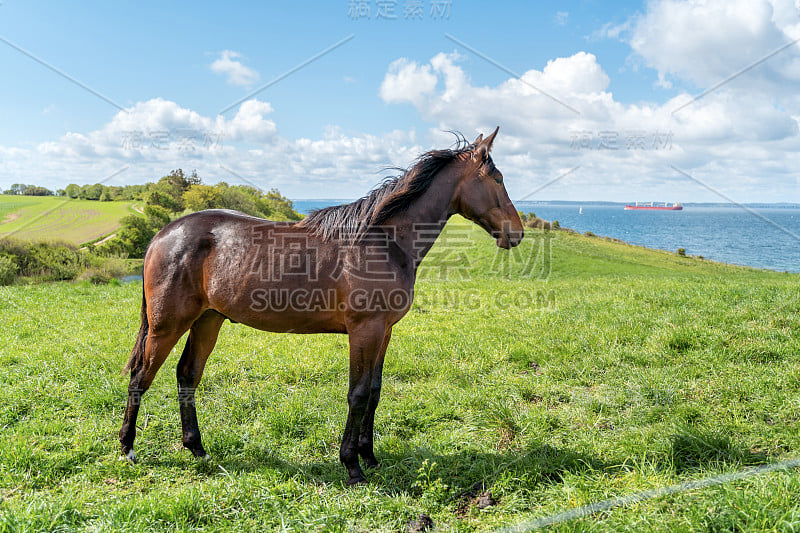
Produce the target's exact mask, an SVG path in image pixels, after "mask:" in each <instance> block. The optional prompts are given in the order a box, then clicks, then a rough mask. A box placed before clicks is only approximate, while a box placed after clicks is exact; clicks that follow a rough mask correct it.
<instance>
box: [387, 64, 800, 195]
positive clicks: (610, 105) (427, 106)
mask: <svg viewBox="0 0 800 533" xmlns="http://www.w3.org/2000/svg"><path fill="white" fill-rule="evenodd" d="M404 65H412V67H413V68H402V69H397V68H394V69H390V70H389V72H388V73H387V79H388V78H389V76H391V83H392V84H393V85H394V86H397V87H404V86H409V87H411V86H413V85H414V84H413V81H412V80H413V79H414V78H416V77H418V76H419V73H421V72H423V73H426V75H432V76H435V77H436V79H437V83H434V82H433V80H428V82H427V83H428V87H433V88H434V89H432V90H427V91H424V92H417V93H415V94H414V98H413V99H408V101H413V103H414V105H415V106H416V108H417V110H418V112H419V113H420V115H421V116H422V117H423V118H424V119H425V120H427V121H428V122H431V123H433V124H436V125H437V127H436V128H435V130H437V131H438V130H449V129H457V130H461V131H464V132H465V133H466V134H467V135H468V136H472V135H474V134H476V133H478V132H487V131H491V129H493V128H494V127H495V126H496V125H500V126H501V136H500V137H499V138H498V142H497V144H496V151H497V154H498V155H497V157H496V158H495V160H496V162H497V163H498V165H499V166H500V167H501V169H502V170H503V171H504V173H505V174H506V176H507V178H508V179H507V182H506V183H507V186H508V187H509V191H510V193H511V196H512V198H520V197H522V196H525V195H526V194H527V193H528V192H529V191H530V190H533V189H535V188H536V186H537V185H540V184H542V183H544V182H546V181H548V180H550V179H552V178H554V177H556V176H558V175H559V174H560V173H562V172H564V171H565V170H568V169H570V168H574V167H576V166H579V167H580V168H579V170H577V171H575V172H574V173H572V174H570V175H569V177H568V178H565V179H564V180H563V181H561V182H558V183H557V184H555V185H553V186H552V187H550V188H549V189H547V190H546V191H543V192H542V194H539V195H537V198H551V199H552V198H574V199H591V198H595V199H617V200H623V199H630V198H631V197H633V198H642V197H658V194H659V191H660V192H661V193H663V194H664V195H667V196H669V197H670V198H674V197H675V196H674V195H675V194H676V192H677V191H683V194H681V197H679V198H678V199H679V200H683V201H692V200H697V199H705V200H721V198H719V197H715V196H713V195H712V194H711V193H709V192H708V191H706V190H704V189H702V188H701V187H700V186H699V185H697V184H695V183H693V182H691V181H690V180H687V179H686V178H685V177H684V176H682V175H680V174H679V173H677V172H675V171H674V170H673V169H672V168H671V167H670V165H674V166H676V167H678V168H682V169H684V170H686V171H688V172H690V173H692V174H693V175H696V177H697V178H698V179H702V180H704V181H707V182H708V183H709V184H711V185H712V186H716V187H719V188H720V190H728V192H730V193H732V194H733V193H736V192H737V191H738V192H742V191H745V190H746V191H747V193H746V194H745V193H742V194H743V195H744V197H742V198H740V199H742V200H745V201H754V200H757V199H758V200H763V201H768V199H769V198H770V197H771V198H772V199H773V200H777V199H782V198H786V196H785V195H784V194H783V193H781V195H780V196H778V197H776V196H775V194H776V193H775V191H776V188H780V187H781V186H783V185H782V184H785V183H786V182H787V181H786V180H789V179H790V177H791V181H792V188H791V190H790V191H786V193H787V194H789V195H791V196H792V198H793V199H794V200H795V201H798V200H800V196H798V191H797V188H796V186H795V185H794V183H795V181H794V176H795V175H796V174H797V172H798V171H800V161H798V158H797V155H798V154H797V153H798V151H800V135H799V134H798V120H797V115H799V114H800V113H797V112H795V113H793V114H792V113H791V112H790V111H789V110H788V109H787V108H786V107H785V106H784V105H782V104H781V103H780V102H779V101H776V99H775V98H765V97H764V94H755V93H753V94H742V93H736V92H731V91H719V92H716V93H712V94H709V95H708V96H706V97H705V98H703V99H701V100H699V101H697V102H694V103H693V104H691V105H689V106H687V107H686V108H684V109H683V110H681V111H680V112H678V113H674V114H673V113H672V111H674V110H675V109H677V108H678V107H680V106H681V105H682V104H685V103H687V102H688V101H689V100H690V99H691V96H690V95H688V94H680V95H678V96H676V97H674V98H672V99H670V100H668V101H666V102H664V103H661V104H659V103H646V102H643V103H636V104H623V103H621V102H619V101H617V100H615V98H614V95H613V94H612V93H611V92H609V91H608V87H609V77H608V75H607V74H606V73H605V71H604V70H603V69H602V67H601V66H600V65H599V64H598V62H597V58H596V57H595V56H594V55H593V54H590V53H586V52H578V53H576V54H574V55H572V56H570V57H563V58H556V59H553V60H550V61H548V62H547V64H546V65H545V67H544V68H543V69H542V70H536V69H531V70H528V71H526V72H524V73H523V74H522V76H521V78H520V79H513V78H512V79H507V80H506V81H504V82H501V83H499V84H498V85H496V86H493V87H485V86H477V85H474V84H472V82H471V81H470V79H469V76H468V75H467V73H466V71H465V70H464V69H463V68H462V67H461V65H460V64H459V60H458V58H457V57H456V56H453V55H448V54H437V55H436V56H434V57H433V58H432V59H431V60H430V62H429V63H427V64H418V63H411V62H405V63H404ZM404 76H405V79H404ZM384 82H386V80H384ZM543 93H545V94H543ZM400 100H401V99H400V98H395V99H394V101H400ZM556 100H557V101H556ZM559 102H561V103H559ZM562 104H564V105H562ZM570 108H573V109H574V110H576V111H577V112H575V111H572V110H570ZM431 134H432V136H433V137H434V138H435V139H437V142H438V143H443V142H445V140H446V137H445V136H441V135H439V134H438V133H437V132H434V131H432V132H431ZM587 141H588V142H587ZM637 191H639V192H637ZM734 196H735V194H734Z"/></svg>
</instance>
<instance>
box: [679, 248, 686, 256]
mask: <svg viewBox="0 0 800 533" xmlns="http://www.w3.org/2000/svg"><path fill="white" fill-rule="evenodd" d="M677 253H678V255H679V256H681V257H686V250H685V249H684V248H678V252H677Z"/></svg>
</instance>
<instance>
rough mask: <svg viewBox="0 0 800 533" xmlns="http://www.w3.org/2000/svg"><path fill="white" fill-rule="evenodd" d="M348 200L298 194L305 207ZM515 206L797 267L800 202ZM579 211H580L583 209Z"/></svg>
mask: <svg viewBox="0 0 800 533" xmlns="http://www.w3.org/2000/svg"><path fill="white" fill-rule="evenodd" d="M344 202H346V200H297V201H295V202H294V204H295V208H297V209H298V210H299V211H300V212H303V213H309V212H310V211H312V210H314V209H319V208H321V207H326V206H330V205H338V204H341V203H344ZM515 205H516V207H517V209H518V210H520V211H523V212H526V213H528V212H533V213H536V215H537V216H538V217H540V218H544V219H545V220H550V221H553V220H558V222H559V224H561V226H563V227H567V228H572V229H574V230H575V231H578V232H581V233H584V232H586V231H591V232H592V233H594V234H596V235H601V236H608V237H615V238H617V239H621V240H623V241H625V242H629V243H631V244H637V245H641V246H647V247H648V248H659V249H662V250H668V251H675V250H677V249H678V248H684V249H685V250H686V253H687V254H689V255H702V256H703V257H705V258H707V259H712V260H714V261H721V262H724V263H733V264H737V265H746V266H751V267H756V268H766V269H770V270H777V271H789V272H800V207H772V206H770V207H763V206H758V207H747V208H743V207H739V206H733V205H730V206H692V205H689V206H684V209H683V211H625V210H624V209H623V206H622V204H597V203H587V204H586V205H581V204H579V203H558V202H516V203H515ZM581 211H582V212H581Z"/></svg>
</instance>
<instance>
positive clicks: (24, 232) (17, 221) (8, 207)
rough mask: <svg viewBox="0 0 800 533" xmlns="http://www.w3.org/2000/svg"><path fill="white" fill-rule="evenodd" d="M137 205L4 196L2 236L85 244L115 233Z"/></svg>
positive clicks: (1, 203) (0, 208) (0, 222)
mask: <svg viewBox="0 0 800 533" xmlns="http://www.w3.org/2000/svg"><path fill="white" fill-rule="evenodd" d="M134 205H135V203H134V202H123V201H117V202H98V201H90V200H78V199H69V198H65V197H57V196H14V195H0V236H4V235H13V236H14V237H17V238H19V239H30V240H51V239H59V240H63V241H67V242H70V243H73V244H82V243H85V242H89V241H93V240H95V239H98V238H100V237H103V236H105V235H108V234H110V233H113V232H114V230H116V229H117V228H118V227H119V221H120V219H121V218H122V217H124V216H125V215H128V214H130V213H133V212H134V209H133V207H134Z"/></svg>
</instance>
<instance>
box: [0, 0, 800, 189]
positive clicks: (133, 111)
mask: <svg viewBox="0 0 800 533" xmlns="http://www.w3.org/2000/svg"><path fill="white" fill-rule="evenodd" d="M412 8H414V9H412ZM367 10H368V13H367ZM407 10H411V11H413V12H414V16H413V17H409V16H407V15H410V14H411V13H410V12H408V13H407V12H406V11H407ZM709 20H714V21H715V24H714V25H709V24H708V21H709ZM448 36H450V37H448ZM0 38H2V39H3V42H0V68H2V71H3V76H2V79H3V80H4V81H3V83H2V84H0V124H1V125H2V126H0V187H3V188H7V187H8V186H9V185H10V184H11V183H17V182H23V183H37V184H42V185H45V186H48V187H51V188H58V187H63V186H64V185H66V184H67V183H69V182H77V183H89V182H100V181H103V180H109V181H108V182H107V183H109V184H118V183H141V182H145V181H153V180H155V179H157V178H158V177H159V176H161V175H164V174H166V173H168V172H169V171H170V170H171V169H173V168H178V167H181V168H184V169H185V170H189V169H197V171H198V173H199V174H200V176H201V177H203V178H204V179H205V180H206V181H208V182H216V181H219V180H225V181H228V182H231V183H244V182H250V183H255V184H257V185H259V186H262V187H278V188H279V189H280V190H281V191H282V192H284V193H285V194H288V195H290V196H291V197H294V198H320V197H336V198H355V197H358V196H360V195H362V194H364V193H365V192H366V191H367V190H368V189H369V188H370V187H371V186H373V185H374V184H375V183H376V182H377V181H378V180H379V179H380V177H381V175H382V174H381V169H382V168H384V167H387V166H392V165H395V166H407V165H408V164H409V163H410V162H411V161H412V160H413V159H414V157H415V156H416V155H418V154H419V153H420V152H422V151H424V150H428V149H430V148H433V147H441V146H446V145H448V144H449V143H450V142H451V138H449V137H448V136H447V135H444V134H442V133H441V132H442V130H446V129H454V130H458V131H461V132H463V133H464V134H465V135H467V136H468V137H474V136H475V135H477V133H478V132H480V131H486V130H487V129H489V128H493V127H494V126H496V125H500V129H501V135H500V137H499V138H498V141H497V144H496V147H495V150H496V156H495V160H496V162H497V164H498V166H499V167H500V168H501V170H503V171H504V173H505V174H506V181H507V183H508V188H509V191H510V193H511V196H512V198H515V199H521V198H523V197H527V199H531V200H536V199H541V200H553V199H570V200H592V199H603V200H637V199H638V200H652V199H655V200H670V201H703V200H705V201H720V200H721V199H722V196H721V195H726V196H730V197H733V198H734V199H736V200H738V201H800V195H799V194H798V188H797V183H798V182H797V178H798V176H800V172H798V170H799V168H798V163H797V161H798V158H797V150H798V147H799V146H800V142H798V141H799V140H800V138H799V137H798V117H800V102H798V94H800V93H798V91H797V88H798V86H797V83H798V81H800V66H799V65H800V46H798V45H797V44H794V45H790V46H789V47H787V48H785V49H784V50H782V51H781V52H779V53H778V54H775V55H774V56H772V57H770V58H769V59H767V60H765V61H763V62H762V63H760V64H758V65H757V66H755V67H753V68H751V69H749V70H748V71H747V72H745V73H743V74H741V75H740V76H737V77H735V78H733V79H731V80H729V81H727V82H725V83H723V84H722V85H720V86H719V88H717V89H715V90H714V91H712V92H711V93H709V94H708V95H707V96H705V97H704V98H702V99H701V100H699V101H697V102H694V103H691V104H690V105H688V106H686V107H685V108H683V109H681V110H680V111H678V112H677V113H675V112H674V111H675V109H676V108H678V107H680V106H682V105H684V104H686V103H687V102H689V101H690V100H691V97H692V96H693V95H697V94H699V93H701V92H702V91H704V90H705V89H707V88H709V87H712V86H714V85H715V84H718V83H720V82H721V81H725V80H726V79H727V78H729V77H730V76H731V75H733V74H735V73H736V72H738V71H740V70H741V69H742V68H744V67H747V66H748V65H750V64H752V63H754V62H757V61H759V60H760V59H761V58H763V57H764V56H766V55H768V54H770V53H771V52H773V51H775V50H776V49H778V48H779V47H781V46H784V45H785V44H786V43H790V42H791V41H792V40H793V39H798V38H800V8H798V6H797V3H796V2H795V0H761V1H757V0H750V1H748V2H735V1H734V2H722V1H712V0H709V1H707V2H699V1H698V2H674V1H667V0H654V1H651V2H648V3H640V2H595V1H578V2H563V3H559V4H558V5H557V7H553V5H551V4H545V3H538V2H497V3H491V4H489V3H480V2H466V1H463V0H462V1H459V0H452V1H449V2H448V1H438V0H420V1H412V0H397V1H390V0H369V1H350V0H341V1H340V0H332V1H325V2H302V1H299V2H271V3H262V2H253V3H244V2H242V3H236V4H233V5H225V4H220V3H215V2H191V3H190V2H173V3H168V4H160V3H155V2H137V3H133V2H114V3H104V2H84V3H80V4H66V3H62V2H39V1H25V2H23V1H22V0H3V2H2V4H0ZM344 39H349V40H347V41H346V42H344V43H343V44H341V45H340V46H338V47H337V48H335V49H334V50H332V51H330V52H329V53H327V54H325V55H323V56H322V57H319V58H318V59H317V60H315V61H313V62H311V63H309V64H307V65H306V66H304V67H303V68H300V69H299V70H297V71H296V72H294V73H292V74H291V75H289V76H286V77H285V78H284V79H282V80H280V81H278V82H276V83H274V84H273V85H271V86H270V87H268V88H266V89H265V90H263V91H261V92H258V93H257V94H254V95H253V92H254V91H256V90H257V89H259V88H260V87H262V86H264V85H265V84H267V83H268V82H270V81H271V80H274V79H275V78H276V77H278V76H280V75H282V74H284V73H286V72H287V71H290V70H291V69H293V68H295V67H296V66H298V65H299V64H301V63H303V62H304V61H306V60H308V59H309V58H311V57H313V56H315V55H317V54H319V53H320V52H321V51H323V50H325V49H328V48H329V47H331V46H332V45H334V44H335V43H339V42H341V41H342V40H344ZM20 48H21V49H23V50H25V51H26V52H28V53H29V54H30V55H32V56H35V59H34V58H32V57H30V55H26V54H25V53H23V52H21V51H20V50H19V49H20ZM476 52H478V53H479V54H480V55H477V54H476ZM481 56H482V57H481ZM37 60H38V61H37ZM42 63H45V64H46V65H49V66H50V67H52V68H55V69H58V70H59V71H61V72H63V73H64V74H65V75H66V76H68V77H69V78H71V79H72V80H75V81H78V82H80V83H81V84H83V85H85V86H86V87H88V88H89V90H87V89H85V88H82V87H79V86H78V85H77V84H76V83H73V82H72V81H69V80H68V79H65V78H64V77H62V76H60V75H58V74H56V73H55V72H53V70H52V69H50V68H47V67H46V66H44V65H43V64H42ZM512 72H513V74H511V73H512ZM517 76H521V77H522V80H518V79H517V78H516V77H517ZM542 91H543V92H544V94H543V92H542ZM95 93H99V94H100V95H103V96H104V97H106V98H107V99H108V100H111V102H113V103H109V102H108V101H106V100H104V99H103V98H100V97H99V96H98V95H97V94H95ZM248 95H251V97H250V98H249V99H248V103H246V104H244V105H241V106H236V107H234V108H232V109H230V110H229V111H227V112H225V113H222V114H221V113H220V111H221V110H223V109H225V108H226V107H228V106H229V105H230V104H231V103H233V102H236V101H238V100H240V99H242V98H245V97H247V96H248ZM562 104H563V105H562ZM120 108H122V110H121V109H120ZM121 169H124V170H121ZM573 169H574V170H573ZM676 169H677V170H676ZM565 172H567V173H568V174H567V175H566V176H565V177H563V178H561V179H558V180H557V181H555V182H554V183H553V184H552V185H550V186H548V187H545V188H543V189H541V190H539V191H538V192H535V193H533V194H532V195H531V191H536V190H537V189H539V188H540V187H541V185H543V184H545V183H547V182H550V181H552V180H554V179H556V178H558V177H559V176H561V175H562V174H564V173H565ZM112 174H115V176H114V177H112V178H109V176H111V175H112ZM687 175H688V176H689V177H687Z"/></svg>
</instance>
